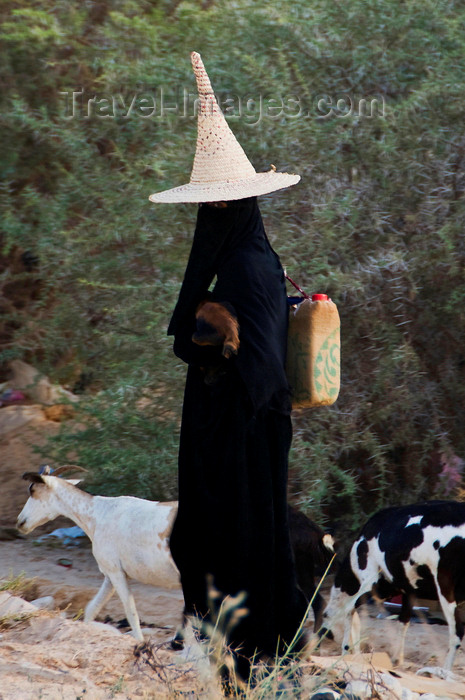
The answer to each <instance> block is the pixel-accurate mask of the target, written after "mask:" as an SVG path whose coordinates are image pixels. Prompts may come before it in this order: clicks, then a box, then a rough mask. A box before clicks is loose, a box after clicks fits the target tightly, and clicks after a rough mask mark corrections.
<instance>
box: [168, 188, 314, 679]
mask: <svg viewBox="0 0 465 700" xmlns="http://www.w3.org/2000/svg"><path fill="white" fill-rule="evenodd" d="M215 275H216V277H217V281H216V284H215V286H214V289H213V292H212V299H213V301H219V302H229V303H230V304H232V306H233V307H234V309H235V311H236V314H237V318H238V321H239V325H240V343H241V344H240V349H239V352H238V355H237V356H236V357H231V358H230V359H225V358H224V357H222V355H221V350H220V349H218V348H205V347H199V346H196V345H195V344H194V343H193V342H192V340H191V336H192V333H193V331H194V327H195V309H196V306H197V304H198V303H199V302H200V301H201V300H202V299H204V298H205V296H206V295H207V292H208V288H209V286H210V284H211V282H212V280H213V278H214V276H215ZM287 313H288V312H287V301H286V289H285V280H284V274H283V269H282V267H281V264H280V262H279V258H278V256H277V255H276V253H275V252H274V251H273V249H272V248H271V245H270V244H269V242H268V239H267V237H266V234H265V231H264V228H263V223H262V219H261V215H260V211H259V209H258V204H257V201H256V198H249V199H246V200H239V201H237V202H229V203H228V207H227V208H224V209H217V208H213V207H210V206H209V205H201V206H200V208H199V213H198V219H197V227H196V230H195V234H194V241H193V245H192V250H191V254H190V257H189V262H188V265H187V269H186V274H185V278H184V282H183V285H182V288H181V292H180V295H179V300H178V303H177V305H176V308H175V311H174V314H173V317H172V319H171V323H170V327H169V330H168V332H169V333H171V334H174V336H175V342H174V351H175V353H176V354H177V355H178V356H179V357H180V358H181V359H183V360H184V361H185V362H187V363H188V364H189V368H188V373H187V380H186V388H185V395H184V405H183V413H182V425H181V439H180V450H179V511H178V516H177V519H176V522H175V525H174V528H173V532H172V535H171V541H170V547H171V552H172V555H173V559H174V561H175V562H176V564H177V566H178V568H179V571H180V574H181V582H182V587H183V593H184V600H185V610H186V613H187V614H193V615H197V616H200V617H205V618H207V619H208V618H209V608H208V606H209V603H208V596H207V581H208V580H211V581H212V582H213V584H214V586H215V588H216V589H217V590H218V591H220V592H221V593H222V594H223V595H228V594H230V595H235V594H237V593H238V592H240V591H245V593H246V596H247V597H246V600H245V603H244V604H245V606H246V607H247V609H248V615H247V616H246V617H245V618H244V619H243V620H242V621H241V622H240V623H239V624H238V625H237V626H236V627H235V628H234V629H233V631H232V632H231V633H230V636H229V640H228V641H229V643H230V644H231V646H233V647H235V648H240V649H241V652H240V654H241V656H242V655H245V656H249V657H250V656H252V655H253V654H254V653H255V651H258V653H259V654H260V653H265V654H266V655H269V656H272V657H273V656H274V655H275V654H276V652H278V653H279V652H282V651H283V649H284V646H285V645H286V644H289V643H290V642H291V641H292V639H293V637H294V635H295V633H296V631H297V628H298V626H299V623H300V621H301V619H302V617H303V615H304V613H305V610H306V601H305V598H304V596H303V594H302V592H301V591H300V589H298V587H297V585H296V580H295V573H294V563H293V556H292V551H291V546H290V541H289V532H288V523H287V497H286V495H287V493H286V492H287V458H288V452H289V448H290V443H291V438H292V428H291V419H290V398H289V388H288V383H287V379H286V375H285V370H284V363H285V353H286V337H287ZM209 366H217V367H218V370H219V371H218V372H217V373H216V374H215V377H216V380H215V381H214V382H213V383H211V382H209V383H206V382H205V369H204V368H205V367H209ZM247 668H248V667H247V665H245V666H242V667H239V672H240V673H241V674H242V675H243V676H246V675H247V673H248V671H247Z"/></svg>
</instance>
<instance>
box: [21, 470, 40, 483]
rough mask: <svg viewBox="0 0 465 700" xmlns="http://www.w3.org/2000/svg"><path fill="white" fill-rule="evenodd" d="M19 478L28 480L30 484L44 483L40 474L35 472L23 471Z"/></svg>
mask: <svg viewBox="0 0 465 700" xmlns="http://www.w3.org/2000/svg"><path fill="white" fill-rule="evenodd" d="M21 478H22V479H24V481H29V483H30V484H45V481H44V480H43V479H42V475H41V474H37V473H36V472H24V474H23V475H22V477H21Z"/></svg>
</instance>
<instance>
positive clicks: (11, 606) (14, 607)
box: [0, 591, 37, 617]
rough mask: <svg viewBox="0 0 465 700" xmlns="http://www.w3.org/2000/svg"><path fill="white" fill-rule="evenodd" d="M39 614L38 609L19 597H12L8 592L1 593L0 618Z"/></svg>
mask: <svg viewBox="0 0 465 700" xmlns="http://www.w3.org/2000/svg"><path fill="white" fill-rule="evenodd" d="M31 612H37V608H36V607H34V605H32V604H31V603H28V602H27V601H26V600H23V599H22V598H19V596H15V595H11V593H8V592H7V591H1V592H0V617H3V616H5V615H17V614H18V613H19V614H27V613H31Z"/></svg>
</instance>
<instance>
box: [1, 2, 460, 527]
mask: <svg viewBox="0 0 465 700" xmlns="http://www.w3.org/2000/svg"><path fill="white" fill-rule="evenodd" d="M464 20H465V8H464V7H463V5H462V3H458V2H454V1H453V0H439V2H438V1H437V0H434V1H433V0H422V1H421V2H420V0H410V1H409V2H408V3H406V2H403V0H389V2H385V1H384V0H353V2H351V3H350V4H347V3H341V2H339V1H338V0H329V1H328V0H312V2H311V3H308V2H305V1H304V0H293V1H292V2H291V1H290V0H282V1H281V2H279V3H277V2H275V1H274V0H273V1H272V2H269V3H267V4H266V5H263V3H259V2H258V1H257V0H247V2H246V1H245V0H237V1H236V2H234V3H228V2H226V0H219V2H199V1H197V0H190V1H189V0H185V1H181V2H179V1H178V0H159V1H158V2H152V1H150V0H143V1H142V2H137V3H136V2H133V1H132V0H116V1H115V2H111V3H110V2H108V0H96V1H95V2H88V3H85V4H83V3H78V2H71V3H70V2H66V3H65V2H63V0H58V2H53V3H52V2H50V0H35V2H33V3H30V2H29V3H26V2H24V0H6V2H4V3H3V5H2V10H1V24H0V41H1V44H2V47H1V51H0V68H1V71H0V74H1V75H2V79H1V80H2V90H1V97H0V100H1V114H2V116H1V117H0V121H1V125H2V135H1V150H2V159H1V163H0V172H1V179H2V183H3V184H2V186H1V190H0V207H1V211H2V229H1V244H2V247H3V254H4V256H6V257H8V255H12V254H13V253H14V251H15V250H22V251H32V252H33V254H34V255H35V256H37V258H38V260H39V264H38V267H37V268H36V269H34V270H33V271H29V272H25V273H24V277H23V278H21V279H22V280H24V284H29V282H30V280H31V279H34V280H36V281H38V282H39V283H40V294H37V295H36V296H35V297H34V298H32V299H31V302H30V304H29V305H28V307H27V314H26V315H25V313H24V311H23V310H21V309H18V308H16V307H15V308H10V307H8V323H9V326H8V333H6V335H5V337H4V338H3V339H2V345H1V351H2V354H1V356H0V359H2V360H3V361H5V362H6V361H7V360H8V359H10V358H11V357H12V356H19V357H24V358H25V359H29V360H31V361H33V363H34V364H39V365H40V367H41V369H43V370H44V371H46V372H48V373H49V374H51V375H52V376H53V377H54V378H55V379H56V380H58V381H61V382H62V383H64V384H67V385H68V386H69V387H70V388H74V389H77V388H80V390H81V391H84V393H83V394H82V398H81V402H80V406H81V408H80V411H81V413H82V416H80V418H79V420H80V422H81V427H82V426H83V425H84V426H85V429H84V430H83V431H80V432H76V431H75V430H73V429H70V428H68V427H66V428H65V429H64V431H63V433H62V435H61V436H60V438H59V440H58V442H56V443H55V444H54V446H51V447H50V449H51V450H52V453H53V454H54V456H55V457H56V459H60V458H63V457H64V455H65V454H67V453H69V452H70V451H71V452H72V451H75V452H77V456H78V458H79V459H80V461H81V463H83V464H86V466H88V467H89V468H90V469H91V470H92V472H93V473H94V475H95V478H96V482H95V488H99V489H100V490H102V489H104V490H105V491H106V492H108V493H117V492H121V493H123V492H124V493H133V494H137V495H142V496H147V497H158V498H168V497H171V496H173V495H175V483H176V477H175V472H176V466H175V465H176V450H177V447H176V443H177V431H178V426H179V417H180V406H181V402H182V386H183V376H184V369H183V367H181V365H180V363H179V362H177V361H176V359H175V358H174V357H173V355H172V352H171V343H170V340H169V339H168V338H166V327H167V322H168V319H169V316H170V312H171V309H172V307H173V305H174V301H175V299H176V294H177V290H178V289H179V285H180V282H181V279H182V274H183V271H184V267H185V262H186V259H187V255H188V251H189V244H190V240H191V232H192V230H193V224H194V218H195V209H194V208H193V207H191V206H188V205H180V206H174V205H166V206H165V205H152V204H150V203H149V202H148V201H147V197H148V195H149V194H150V193H151V192H153V191H156V190H157V189H164V188H167V187H170V186H175V185H177V184H182V183H183V182H184V181H185V180H186V178H187V176H188V173H189V172H190V167H191V163H192V157H193V151H194V145H195V133H196V120H195V117H194V113H193V110H192V101H191V100H189V99H188V100H187V103H186V104H187V107H188V108H187V109H186V114H184V104H185V103H184V101H183V100H184V99H185V96H186V94H187V96H189V94H191V95H195V84H194V79H193V76H192V73H191V69H190V64H189V55H188V51H189V50H190V49H196V50H200V51H201V53H202V56H203V58H204V60H205V63H206V66H207V70H208V71H209V74H210V77H211V79H212V83H213V85H214V87H215V89H216V90H218V94H219V95H220V97H223V98H224V99H226V98H228V97H229V98H230V99H231V100H232V104H234V105H235V106H236V108H238V104H239V98H240V99H241V100H242V103H241V104H242V110H243V112H242V116H239V115H238V114H237V109H236V113H234V110H232V111H231V112H230V113H228V112H227V114H229V120H230V124H231V127H232V128H233V130H234V131H235V133H236V135H237V137H238V139H239V141H240V142H241V143H242V144H243V145H244V147H245V150H246V152H247V154H248V155H249V157H250V159H251V160H252V162H253V163H254V165H255V167H256V169H257V170H259V171H260V170H267V169H269V165H270V161H272V162H274V163H276V165H277V166H278V167H279V169H282V170H288V171H291V172H292V171H296V172H299V173H301V174H302V182H301V183H300V184H299V185H298V186H297V187H295V188H292V189H290V190H289V191H286V192H282V193H280V194H274V195H271V196H267V197H264V198H263V199H262V211H263V213H264V216H265V222H266V225H267V230H268V232H269V234H270V238H271V240H272V242H273V244H274V246H275V248H276V249H277V250H278V252H279V253H280V255H281V258H282V260H283V263H284V264H285V265H286V266H287V269H288V271H289V273H290V274H291V276H292V277H293V278H294V279H296V280H298V281H299V282H300V284H301V286H303V287H304V288H306V289H307V290H308V291H326V292H328V293H329V294H330V295H331V297H332V298H333V299H334V300H335V301H336V303H337V304H338V306H339V310H340V314H341V320H342V343H343V346H342V363H343V364H342V377H343V385H342V391H341V395H340V398H339V400H338V402H337V403H336V404H335V405H334V406H333V407H331V408H330V409H327V408H325V409H318V410H314V411H310V410H305V411H300V412H296V415H295V417H294V418H295V419H294V424H295V439H294V447H293V452H292V459H291V482H290V487H291V496H292V497H293V498H294V500H296V501H297V502H299V503H300V504H301V505H302V506H303V507H305V508H306V509H308V510H309V511H310V512H311V513H313V515H315V516H316V517H317V518H318V519H320V520H325V521H334V522H335V524H336V526H338V525H339V526H340V527H341V529H342V528H344V529H346V528H348V529H353V528H355V527H357V526H358V525H359V524H360V523H361V522H362V521H363V520H364V519H365V517H366V516H368V515H369V514H371V513H372V512H373V511H374V510H375V509H377V508H379V507H381V506H382V505H387V504H390V503H399V502H408V501H412V500H415V499H419V498H425V497H431V496H435V495H441V488H442V487H441V485H440V484H441V481H440V480H439V479H438V471H439V470H440V466H438V464H439V462H438V459H437V456H438V455H440V454H442V453H445V454H448V453H450V454H452V455H453V454H458V455H461V456H465V438H464V435H463V427H462V421H463V416H464V404H465V401H464V399H465V388H464V387H465V382H464V368H465V358H464V351H463V348H464V347H465V345H464V340H465V338H464V328H465V324H464V320H465V319H464V308H465V304H464V301H465V276H464V265H465V243H464V238H463V233H462V232H463V228H464V218H465V204H464V202H465V199H464V187H465V175H464V163H465V160H464V159H465V134H464V122H463V114H464V112H465V92H464V90H463V52H464V49H465V46H464V38H463V32H462V27H463V22H464ZM73 92H75V93H76V94H75V96H74V116H73V94H72V93H73ZM162 95H163V99H164V100H165V106H164V109H165V111H164V113H163V114H161V108H162V104H161V101H162ZM260 96H261V98H262V100H261V101H260ZM94 98H95V99H94ZM153 99H155V103H156V104H155V108H154V112H155V113H154V114H153V115H151V116H148V115H149V114H150V112H149V111H148V110H147V106H148V105H150V104H153ZM271 99H274V100H278V104H279V100H283V101H284V107H283V109H282V110H281V112H279V109H278V111H276V110H275V111H274V112H273V113H272V114H271V111H270V112H269V113H266V114H262V115H261V114H260V109H263V110H265V109H268V108H269V107H270V105H271V104H272V103H271V102H270V100H271ZM374 99H376V100H377V102H376V103H373V104H372V102H371V101H372V100H374ZM144 100H145V101H144ZM250 100H253V101H252V102H250ZM363 100H365V102H363ZM89 101H90V102H89ZM176 103H177V104H178V110H177V112H176V110H175V109H172V110H171V111H166V106H168V107H169V106H171V107H172V108H173V107H174V105H175V104H176ZM230 104H231V103H230ZM273 104H274V105H276V103H273ZM131 105H132V108H131ZM373 105H374V107H373V113H372V111H371V109H372V106H373ZM144 110H145V111H144ZM1 274H2V284H3V289H4V291H5V285H7V283H10V282H11V279H10V277H11V269H10V268H8V266H6V267H4V268H3V272H2V273H1Z"/></svg>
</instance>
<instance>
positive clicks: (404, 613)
mask: <svg viewBox="0 0 465 700" xmlns="http://www.w3.org/2000/svg"><path fill="white" fill-rule="evenodd" d="M411 618H412V603H411V600H410V596H408V595H407V593H402V607H401V609H400V613H399V622H402V629H401V632H400V639H399V646H398V650H397V654H396V656H395V659H396V661H397V664H398V665H399V666H401V665H402V664H403V663H404V651H405V637H406V636H407V630H408V628H409V625H410V620H411Z"/></svg>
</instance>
